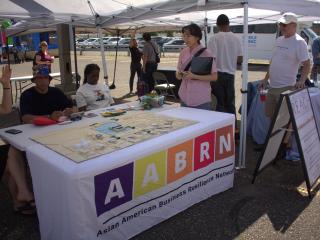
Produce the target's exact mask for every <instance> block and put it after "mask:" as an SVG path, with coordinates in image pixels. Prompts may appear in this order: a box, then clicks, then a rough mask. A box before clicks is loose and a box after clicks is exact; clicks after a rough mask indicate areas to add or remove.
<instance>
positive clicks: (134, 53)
mask: <svg viewBox="0 0 320 240" xmlns="http://www.w3.org/2000/svg"><path fill="white" fill-rule="evenodd" d="M129 50H130V55H131V64H130V80H129V88H130V93H129V94H133V82H134V76H135V74H136V73H137V77H138V81H140V78H141V70H142V65H141V57H142V52H141V51H140V50H139V48H138V43H137V40H136V39H134V38H132V39H131V40H130V44H129Z"/></svg>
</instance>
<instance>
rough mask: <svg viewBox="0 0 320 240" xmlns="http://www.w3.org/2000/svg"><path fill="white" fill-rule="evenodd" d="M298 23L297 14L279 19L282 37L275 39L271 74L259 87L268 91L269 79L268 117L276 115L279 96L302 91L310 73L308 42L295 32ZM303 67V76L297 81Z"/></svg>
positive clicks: (266, 106) (268, 73)
mask: <svg viewBox="0 0 320 240" xmlns="http://www.w3.org/2000/svg"><path fill="white" fill-rule="evenodd" d="M297 22H298V20H297V16H296V15H295V14H294V13H285V14H283V15H282V17H281V18H280V19H279V20H278V23H279V27H280V31H281V33H282V36H281V37H279V38H278V39H277V40H276V45H275V47H274V50H273V54H272V58H271V62H270V67H269V71H268V72H267V73H266V76H265V77H264V79H263V80H262V81H261V84H260V88H265V87H266V85H267V82H268V79H269V83H270V87H271V89H269V91H268V94H267V99H266V105H265V108H266V115H267V116H268V117H269V118H272V116H273V114H274V111H275V108H276V105H277V104H278V101H279V98H280V94H281V93H282V92H284V91H287V90H293V89H295V88H296V89H299V88H303V87H304V83H305V81H306V79H307V76H308V73H309V71H310V60H309V55H308V47H307V43H306V42H305V40H304V39H303V38H302V37H301V36H299V35H298V34H297V33H296V29H297ZM300 64H302V69H301V77H300V79H299V81H297V73H298V70H299V66H300Z"/></svg>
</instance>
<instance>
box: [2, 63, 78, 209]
mask: <svg viewBox="0 0 320 240" xmlns="http://www.w3.org/2000/svg"><path fill="white" fill-rule="evenodd" d="M50 80H51V77H50V75H49V69H48V68H45V67H43V68H39V69H37V71H36V72H35V74H34V77H33V79H32V82H34V83H35V86H34V87H32V88H29V89H27V90H26V91H24V92H23V93H22V95H21V99H20V111H21V116H22V121H23V122H24V123H33V120H34V119H35V118H36V117H39V116H46V117H48V118H51V119H53V120H55V121H58V120H59V118H60V117H61V116H69V115H70V114H71V113H72V112H73V109H72V102H71V101H70V100H69V99H68V98H67V97H66V96H65V95H64V94H63V92H61V91H60V90H59V89H58V88H54V87H50V86H49V84H50ZM14 159H15V160H17V161H18V160H19V163H20V165H18V166H17V167H15V168H18V167H20V168H21V163H22V162H23V161H24V156H23V154H22V152H21V151H19V150H18V149H16V148H14V147H12V146H10V149H9V152H8V163H9V162H13V160H14ZM20 172H22V171H20ZM22 177H23V178H24V177H25V175H21V176H20V178H22ZM18 183H19V182H18V181H17V182H16V183H15V184H14V183H10V182H8V184H9V190H10V193H11V195H12V196H13V199H14V202H15V203H14V211H15V212H18V213H20V214H23V215H31V214H33V213H34V208H35V205H34V202H33V201H34V200H33V195H32V193H30V192H26V193H25V191H23V190H26V187H22V188H21V189H20V190H19V184H18ZM19 203H25V204H24V205H20V204H19Z"/></svg>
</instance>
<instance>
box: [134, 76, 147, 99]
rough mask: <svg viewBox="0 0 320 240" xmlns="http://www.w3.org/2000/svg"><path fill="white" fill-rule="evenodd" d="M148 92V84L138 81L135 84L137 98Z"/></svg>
mask: <svg viewBox="0 0 320 240" xmlns="http://www.w3.org/2000/svg"><path fill="white" fill-rule="evenodd" d="M148 92H149V87H148V84H147V83H146V82H145V81H142V80H140V81H138V83H137V94H138V97H141V96H144V95H146V94H147V93H148Z"/></svg>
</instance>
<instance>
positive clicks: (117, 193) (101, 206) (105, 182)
mask: <svg viewBox="0 0 320 240" xmlns="http://www.w3.org/2000/svg"><path fill="white" fill-rule="evenodd" d="M132 186H133V163H130V164H128V165H125V166H122V167H119V168H116V169H112V170H110V171H108V172H105V173H101V174H99V175H97V176H95V177H94V188H95V202H96V211H97V216H98V217H99V216H100V215H101V214H103V213H105V212H106V211H109V210H110V209H113V208H115V207H117V206H119V205H122V204H124V203H126V202H128V201H131V200H132Z"/></svg>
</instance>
